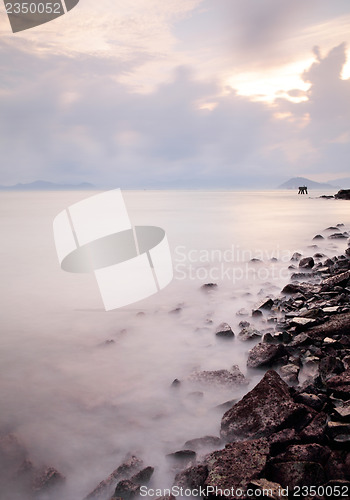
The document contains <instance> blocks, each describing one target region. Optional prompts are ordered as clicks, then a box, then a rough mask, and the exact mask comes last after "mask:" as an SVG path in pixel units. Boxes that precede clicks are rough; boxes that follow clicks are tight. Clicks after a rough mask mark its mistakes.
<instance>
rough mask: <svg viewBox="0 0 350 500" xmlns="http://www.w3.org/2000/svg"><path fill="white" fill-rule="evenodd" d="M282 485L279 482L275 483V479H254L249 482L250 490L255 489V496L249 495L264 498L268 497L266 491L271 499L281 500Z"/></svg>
mask: <svg viewBox="0 0 350 500" xmlns="http://www.w3.org/2000/svg"><path fill="white" fill-rule="evenodd" d="M281 488H282V487H281V485H280V484H279V483H274V482H273V481H268V480H267V479H264V478H262V479H254V480H253V481H250V482H249V484H248V490H252V491H253V496H252V495H249V496H250V498H253V499H255V498H264V497H266V492H268V498H269V499H270V500H280V499H281V498H283V496H282V494H281Z"/></svg>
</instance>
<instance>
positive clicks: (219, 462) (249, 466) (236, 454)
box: [205, 438, 270, 500]
mask: <svg viewBox="0 0 350 500" xmlns="http://www.w3.org/2000/svg"><path fill="white" fill-rule="evenodd" d="M269 449H270V447H269V444H268V441H267V440H266V439H263V438H262V439H255V440H252V441H243V442H238V443H230V444H228V445H226V447H225V448H224V449H223V450H219V451H214V452H213V453H211V454H210V455H209V456H208V457H207V459H206V462H207V465H208V470H209V474H208V477H207V479H206V481H205V487H206V488H208V489H209V488H213V489H215V488H220V489H222V490H225V489H227V490H230V492H231V493H233V494H228V495H225V498H227V499H232V500H233V499H238V498H242V497H243V494H241V495H239V494H238V492H239V490H240V489H242V490H243V491H244V490H245V489H246V487H247V485H248V483H249V482H250V481H251V480H253V479H256V478H258V476H259V475H260V474H261V473H262V471H263V470H264V468H265V466H266V462H267V458H268V455H269ZM237 490H238V491H237Z"/></svg>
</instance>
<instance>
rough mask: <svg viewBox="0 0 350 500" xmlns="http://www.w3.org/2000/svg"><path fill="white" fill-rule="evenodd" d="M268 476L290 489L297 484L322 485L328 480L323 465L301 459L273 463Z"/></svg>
mask: <svg viewBox="0 0 350 500" xmlns="http://www.w3.org/2000/svg"><path fill="white" fill-rule="evenodd" d="M266 477H267V478H268V479H270V480H271V481H276V482H277V481H279V483H280V484H281V485H282V486H283V487H284V488H287V487H288V488H289V489H290V490H294V488H295V487H296V486H320V485H321V484H323V483H324V482H325V480H326V476H325V473H324V469H323V467H322V465H320V464H318V463H315V462H301V461H298V462H282V463H275V464H271V465H270V466H269V467H268V472H267V474H266Z"/></svg>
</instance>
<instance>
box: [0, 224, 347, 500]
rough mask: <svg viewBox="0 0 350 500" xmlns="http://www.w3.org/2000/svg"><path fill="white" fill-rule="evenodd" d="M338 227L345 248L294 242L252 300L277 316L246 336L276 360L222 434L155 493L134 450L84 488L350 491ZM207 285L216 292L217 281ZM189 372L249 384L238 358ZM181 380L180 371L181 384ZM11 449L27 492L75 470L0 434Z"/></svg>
mask: <svg viewBox="0 0 350 500" xmlns="http://www.w3.org/2000/svg"><path fill="white" fill-rule="evenodd" d="M327 230H328V233H327V234H328V236H327V237H328V238H330V240H332V239H337V240H338V239H339V240H344V241H346V240H347V241H348V248H347V249H346V250H345V252H344V254H343V255H339V256H335V257H332V258H328V257H326V256H325V255H323V254H322V253H316V254H314V255H313V256H312V257H311V256H310V257H302V256H301V255H300V254H298V253H295V254H294V255H293V257H292V260H291V263H290V268H291V272H292V273H293V274H292V276H291V282H290V283H289V284H287V285H286V286H285V287H284V288H283V290H282V292H281V294H280V295H279V296H278V297H271V296H268V297H265V298H264V299H263V300H261V302H260V303H259V304H257V305H256V307H255V308H254V309H253V310H252V312H251V317H252V321H254V320H255V321H256V320H259V318H260V319H261V320H263V322H262V323H261V324H265V325H266V326H267V328H265V329H261V330H257V329H256V328H255V325H254V327H253V326H252V325H251V324H250V322H249V321H246V320H243V321H241V322H240V327H241V330H240V332H239V333H238V338H239V339H240V340H241V341H245V342H250V341H251V340H252V339H255V340H256V339H257V337H260V338H259V340H260V341H259V343H257V344H255V345H254V347H252V349H250V351H249V355H248V359H247V367H248V371H250V372H254V371H255V372H257V371H259V370H260V371H262V370H264V371H265V370H268V371H266V373H265V374H264V376H263V378H262V379H261V380H260V382H259V383H258V384H257V385H256V386H255V387H254V388H253V389H252V390H250V391H249V392H248V393H247V394H246V395H245V396H243V398H242V399H240V400H239V401H238V402H235V401H229V402H227V403H225V404H223V405H221V406H222V412H224V414H223V416H222V419H221V430H220V436H203V437H202V438H196V439H191V440H189V441H187V442H186V443H185V444H184V447H183V449H181V450H178V451H176V452H174V453H171V454H169V455H168V456H167V457H166V460H167V461H168V462H169V464H170V466H171V468H172V470H173V471H174V477H175V479H174V486H173V488H171V491H169V495H168V496H161V495H159V494H158V495H157V494H156V491H157V490H155V489H153V490H152V491H153V492H155V494H154V495H147V493H145V494H144V495H142V496H140V493H141V492H142V488H143V487H147V485H148V484H151V485H152V479H151V478H152V475H153V472H154V468H153V467H152V466H150V465H148V464H145V463H144V462H143V461H142V460H141V459H140V458H138V457H136V456H133V455H130V456H128V457H127V458H126V459H125V461H124V462H123V463H122V464H121V465H120V466H119V467H117V469H115V470H114V471H113V472H112V474H110V476H108V477H107V478H106V479H105V480H104V481H102V482H101V483H100V484H99V485H97V486H96V488H95V489H94V490H93V491H92V492H91V493H90V494H88V495H87V496H86V497H85V499H84V500H118V499H137V498H142V497H143V498H162V499H163V500H170V499H173V498H176V497H177V496H178V498H181V491H185V490H186V494H185V496H186V497H189V491H190V490H191V491H193V495H194V496H197V497H201V498H205V499H208V500H210V499H212V498H227V499H232V500H235V499H243V498H251V499H258V498H262V497H263V498H265V497H266V498H272V499H280V498H304V499H316V500H324V499H326V498H342V499H346V498H348V499H350V239H349V234H348V233H347V232H346V231H344V228H343V225H342V224H338V225H337V226H334V227H332V228H327ZM322 238H324V237H323V236H322V235H316V236H315V238H314V239H316V240H317V239H322ZM204 288H205V289H206V288H207V289H208V290H210V293H215V289H216V285H214V284H207V286H206V287H204ZM213 290H214V291H213ZM214 333H215V335H216V336H217V337H218V338H219V339H221V341H222V342H228V343H229V342H230V341H231V340H232V338H234V336H235V333H234V332H233V331H232V329H231V327H230V325H228V324H227V323H222V324H221V325H219V327H218V328H217V329H216V331H215V332H214ZM189 379H190V380H191V381H192V382H194V383H197V384H204V385H207V384H210V385H211V386H212V387H214V388H215V387H216V386H217V387H219V386H226V387H228V388H230V387H239V386H244V385H245V384H247V380H246V378H245V376H244V375H243V374H242V373H241V372H240V370H239V369H238V367H237V366H234V367H232V369H231V370H216V371H212V372H211V371H203V372H195V373H193V374H192V375H191V377H189ZM179 386H181V382H180V381H179V380H177V379H176V380H174V382H173V384H172V388H171V390H177V389H176V388H177V387H179ZM193 394H195V393H193ZM0 458H1V462H2V463H6V464H7V466H6V468H5V469H3V470H2V472H1V474H0V481H1V483H2V485H3V486H4V487H6V488H8V489H11V487H13V486H11V485H13V484H14V483H15V482H16V484H17V486H18V484H19V485H20V491H21V493H22V494H23V495H24V496H25V497H26V498H30V499H35V500H36V499H51V498H54V499H56V498H63V497H62V496H60V491H63V487H64V477H63V476H62V475H61V474H60V473H59V472H58V471H56V470H55V469H53V468H50V467H47V468H46V469H42V470H36V469H35V468H33V466H32V464H31V462H30V460H29V458H28V455H27V453H26V450H25V449H24V448H23V446H22V445H21V444H20V443H19V442H18V441H17V439H16V437H15V436H13V435H11V434H8V435H5V436H0ZM150 481H151V482H150ZM152 488H153V486H152ZM29 491H30V492H31V493H30V494H27V493H28V492H29ZM144 491H145V492H146V491H147V490H144ZM177 492H178V494H177ZM13 498H19V497H17V496H14V497H13ZM23 498H24V497H23Z"/></svg>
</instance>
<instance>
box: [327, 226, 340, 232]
mask: <svg viewBox="0 0 350 500" xmlns="http://www.w3.org/2000/svg"><path fill="white" fill-rule="evenodd" d="M325 231H339V229H338V228H337V226H329V227H326V229H325Z"/></svg>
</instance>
